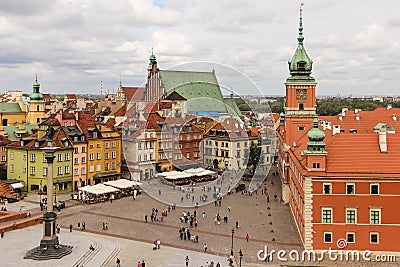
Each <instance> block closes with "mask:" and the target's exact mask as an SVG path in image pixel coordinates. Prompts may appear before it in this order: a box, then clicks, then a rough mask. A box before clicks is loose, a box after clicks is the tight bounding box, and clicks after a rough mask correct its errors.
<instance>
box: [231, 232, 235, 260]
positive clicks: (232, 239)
mask: <svg viewBox="0 0 400 267" xmlns="http://www.w3.org/2000/svg"><path fill="white" fill-rule="evenodd" d="M234 234H235V228H232V245H231V256H233V235H234Z"/></svg>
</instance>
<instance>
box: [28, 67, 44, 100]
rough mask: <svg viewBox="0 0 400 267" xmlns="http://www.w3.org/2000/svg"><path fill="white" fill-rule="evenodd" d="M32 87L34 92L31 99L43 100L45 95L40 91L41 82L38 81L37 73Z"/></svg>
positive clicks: (30, 96)
mask: <svg viewBox="0 0 400 267" xmlns="http://www.w3.org/2000/svg"><path fill="white" fill-rule="evenodd" d="M32 87H33V93H32V94H30V95H29V99H30V100H31V101H43V99H44V97H43V95H42V94H41V93H40V92H39V89H40V84H39V83H38V81H37V74H36V79H35V82H34V83H33V85H32Z"/></svg>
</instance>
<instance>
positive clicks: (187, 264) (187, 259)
mask: <svg viewBox="0 0 400 267" xmlns="http://www.w3.org/2000/svg"><path fill="white" fill-rule="evenodd" d="M189 261H190V260H189V256H186V259H185V263H186V266H189Z"/></svg>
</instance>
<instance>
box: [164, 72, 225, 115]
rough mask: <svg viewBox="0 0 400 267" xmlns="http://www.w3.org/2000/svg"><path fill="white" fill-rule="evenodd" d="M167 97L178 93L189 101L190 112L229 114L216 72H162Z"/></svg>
mask: <svg viewBox="0 0 400 267" xmlns="http://www.w3.org/2000/svg"><path fill="white" fill-rule="evenodd" d="M159 73H160V77H161V79H162V84H163V86H164V88H165V92H166V94H167V95H169V94H171V93H172V92H174V91H175V92H177V93H178V94H180V95H181V96H182V97H184V98H186V99H187V100H188V106H187V107H188V111H189V112H199V111H217V112H221V113H227V109H226V107H225V105H224V104H223V97H222V93H221V90H220V87H219V84H218V81H217V78H216V76H215V73H214V72H194V71H174V70H160V71H159Z"/></svg>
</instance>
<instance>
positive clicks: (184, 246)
mask: <svg viewBox="0 0 400 267" xmlns="http://www.w3.org/2000/svg"><path fill="white" fill-rule="evenodd" d="M271 181H274V185H273V184H272V183H271ZM246 184H247V185H248V183H246ZM279 184H280V183H279V180H278V177H276V176H269V177H268V180H267V182H266V183H264V184H263V185H262V186H261V187H260V188H259V189H258V191H257V192H254V193H253V194H252V195H251V196H249V194H242V193H240V192H239V193H236V192H235V193H234V194H232V195H227V196H225V197H224V198H223V199H222V201H221V207H219V205H217V206H215V205H214V203H211V204H208V205H203V206H200V207H198V208H197V209H196V208H194V207H190V208H189V207H177V208H176V210H171V212H170V213H168V216H166V217H165V219H164V221H163V222H151V221H150V215H151V211H152V208H156V209H158V211H159V214H160V213H161V211H162V210H168V204H164V203H161V202H159V201H157V200H155V199H153V198H152V197H150V196H149V195H147V194H141V195H138V197H137V198H136V200H135V201H133V200H132V198H122V199H118V200H115V201H113V203H110V202H105V203H98V204H92V205H88V204H79V203H78V202H76V201H72V200H69V198H70V196H69V194H68V195H62V196H57V197H58V199H60V200H65V201H66V206H67V208H66V209H63V210H61V212H59V213H58V223H59V224H60V225H61V226H62V227H63V229H62V230H61V236H60V240H61V242H62V243H64V244H69V245H73V246H74V250H73V253H72V254H71V255H69V256H67V257H65V258H64V259H62V260H61V261H60V262H61V263H62V264H65V265H62V264H58V263H57V265H60V266H71V263H73V262H76V261H77V260H78V259H79V258H80V256H79V255H83V254H84V253H85V251H87V248H88V246H89V244H90V243H91V242H95V243H96V244H98V245H100V246H101V249H100V251H101V252H100V253H98V254H97V255H96V256H95V257H94V258H93V259H92V261H91V262H89V263H88V264H87V265H85V266H100V265H101V264H103V266H114V263H115V257H116V256H118V257H119V258H120V259H121V260H122V262H123V263H129V265H128V266H134V264H137V261H138V260H141V259H144V260H145V261H146V262H148V263H149V264H148V266H184V259H185V257H186V256H189V258H190V259H191V260H190V266H199V267H200V266H206V263H207V262H210V261H211V260H212V261H214V263H216V262H220V263H221V264H222V266H227V261H226V260H227V258H228V256H229V255H230V251H231V245H232V229H234V240H233V246H234V247H233V251H234V256H235V258H236V259H237V260H238V259H239V255H238V251H239V249H241V250H242V252H243V255H244V256H243V264H242V266H248V267H250V266H259V264H261V265H265V264H267V265H268V266H274V265H276V264H289V262H279V261H277V260H276V258H275V259H274V261H273V262H269V263H266V262H264V261H260V260H259V259H257V252H258V251H259V250H262V249H264V246H266V245H267V246H268V250H269V251H271V250H272V249H275V250H280V249H284V250H286V251H290V250H292V249H296V250H298V251H301V250H302V246H301V242H300V239H299V236H298V234H297V231H296V229H295V226H294V223H293V220H292V216H291V214H290V210H289V207H288V206H287V205H284V204H282V203H281V202H279V198H280V194H281V192H280V186H279ZM265 187H266V188H267V193H268V195H269V202H267V198H266V195H265V194H262V192H261V190H264V188H265ZM274 195H277V200H275V198H274ZM38 198H39V197H38V196H37V195H29V196H28V198H26V199H25V200H24V201H21V202H19V203H12V204H9V205H8V209H9V210H16V211H18V210H23V211H24V210H30V211H31V212H32V213H33V214H36V213H40V209H39V208H38V204H37V203H38ZM229 206H230V208H231V211H230V212H229V211H228V207H229ZM268 208H269V209H268ZM188 211H189V212H190V213H191V214H193V213H194V211H196V212H197V218H198V222H199V223H198V227H193V228H190V227H189V225H188V224H186V223H181V222H180V220H179V218H180V217H181V216H182V214H183V212H188ZM203 212H205V216H204V218H203V216H202V213H203ZM218 213H219V214H220V215H221V217H222V218H223V217H225V216H227V217H228V223H224V222H223V221H221V224H215V223H214V216H215V215H216V214H218ZM145 215H148V222H147V223H146V222H145V220H144V217H145ZM82 221H85V223H86V230H85V231H81V230H79V229H78V222H80V223H81V222H82ZM236 221H237V222H238V224H239V228H236V227H235V224H236ZM103 222H104V223H107V224H108V230H102V225H103ZM70 224H72V225H73V226H74V230H73V232H72V233H69V230H67V228H68V227H69V225H70ZM182 227H189V229H190V232H191V234H192V235H198V236H199V243H192V242H191V241H185V240H181V239H180V238H179V229H180V228H182ZM41 231H42V230H41V226H34V227H29V228H26V229H22V230H17V231H12V232H7V233H6V236H5V238H4V239H2V240H1V243H0V249H2V251H5V252H4V253H5V254H4V255H10V257H7V258H13V259H14V258H15V263H16V264H17V263H18V264H17V265H8V266H28V265H29V266H49V265H46V264H48V262H47V263H40V262H33V263H32V264H26V262H27V261H29V262H32V261H31V260H22V256H23V254H24V253H25V252H26V251H27V250H28V249H30V248H32V247H34V246H36V245H37V244H38V242H39V240H40V238H41V233H42V232H41ZM246 234H249V237H250V238H249V241H248V242H247V241H246V238H245V237H246ZM157 239H159V240H160V241H161V249H160V250H156V251H153V249H152V244H153V242H154V241H155V240H157ZM21 240H24V242H21ZM5 241H7V243H5ZM204 243H206V244H207V247H208V248H207V253H204V248H203V246H204ZM13 248H18V249H17V250H15V249H13ZM3 249H4V250H3ZM110 255H111V256H110ZM68 257H69V258H68ZM13 262H14V261H13ZM104 263H106V264H104ZM334 263H335V264H334V265H336V266H337V265H341V266H345V265H346V263H340V262H334ZM24 264H26V265H24ZM41 264H42V265H41ZM43 264H44V265H43ZM96 264H97V265H96ZM132 264H133V265H132ZM291 264H293V265H298V264H299V263H293V262H292V263H291ZM308 265H310V263H308ZM312 265H319V266H321V265H322V266H332V262H329V261H325V262H323V263H320V262H315V263H313V264H312ZM122 266H126V265H125V264H124V265H122ZM352 266H357V265H356V264H355V263H354V262H353V263H352ZM358 266H373V265H367V264H366V263H362V264H361V263H360V265H358ZM382 266H390V265H387V264H385V265H382ZM392 266H394V265H392Z"/></svg>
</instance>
